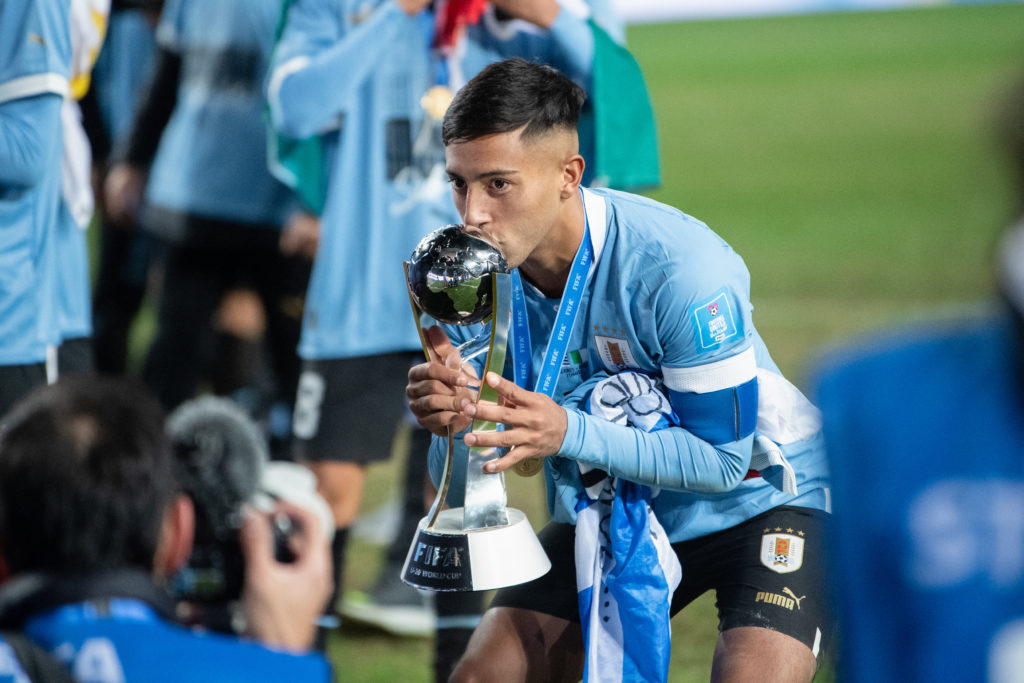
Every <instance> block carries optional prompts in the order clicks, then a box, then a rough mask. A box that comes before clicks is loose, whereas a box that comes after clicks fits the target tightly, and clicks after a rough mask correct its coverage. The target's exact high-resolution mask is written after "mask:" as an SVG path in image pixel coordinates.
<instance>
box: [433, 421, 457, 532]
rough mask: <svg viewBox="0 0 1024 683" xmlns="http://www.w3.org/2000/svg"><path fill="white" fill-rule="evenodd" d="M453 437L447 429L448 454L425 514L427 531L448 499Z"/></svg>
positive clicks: (449, 428) (453, 446) (453, 447)
mask: <svg viewBox="0 0 1024 683" xmlns="http://www.w3.org/2000/svg"><path fill="white" fill-rule="evenodd" d="M454 437H455V434H453V433H452V428H451V427H448V453H447V454H446V455H445V456H444V470H443V471H442V472H441V485H440V486H439V487H438V489H437V497H436V498H434V504H433V505H431V506H430V512H429V513H427V524H426V528H427V529H433V528H434V524H435V523H436V522H437V516H438V515H439V514H441V506H442V505H443V503H444V501H445V500H446V499H447V498H448V487H449V486H450V485H451V483H452V460H453V458H454V452H455V445H454V443H455V438H454Z"/></svg>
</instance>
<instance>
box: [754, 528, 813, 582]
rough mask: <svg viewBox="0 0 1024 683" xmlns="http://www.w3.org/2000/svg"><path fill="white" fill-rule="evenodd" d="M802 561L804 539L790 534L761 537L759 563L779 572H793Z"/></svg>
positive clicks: (798, 567)
mask: <svg viewBox="0 0 1024 683" xmlns="http://www.w3.org/2000/svg"><path fill="white" fill-rule="evenodd" d="M803 563H804V539H802V538H800V537H799V536H793V535H792V534H765V535H764V536H762V537H761V564H763V565H764V566H766V567H768V569H771V570H772V571H773V572H778V573H779V574H788V573H789V572H795V571H796V570H797V569H800V567H801V566H802V565H803Z"/></svg>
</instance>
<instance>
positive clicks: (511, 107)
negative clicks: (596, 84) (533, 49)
mask: <svg viewBox="0 0 1024 683" xmlns="http://www.w3.org/2000/svg"><path fill="white" fill-rule="evenodd" d="M585 99H586V93H585V92H584V91H583V88H581V87H579V86H578V85H576V84H575V83H573V82H572V81H570V80H569V79H568V78H566V77H565V76H563V75H562V74H561V73H559V72H558V71H557V70H556V69H553V68H552V67H550V66H544V65H541V64H534V63H533V62H528V61H526V60H525V59H520V58H518V57H517V58H515V59H506V60H505V61H503V62H495V63H494V64H491V65H490V66H488V67H486V68H485V69H484V70H483V71H481V72H480V73H479V74H477V75H476V76H475V77H474V78H473V79H472V80H470V81H469V83H467V84H466V85H465V86H463V88H462V89H461V90H459V92H458V93H457V94H456V95H455V99H454V100H452V103H451V106H449V107H448V111H447V113H445V115H444V123H443V124H442V127H441V139H442V140H443V141H444V144H445V145H449V144H451V143H452V142H458V141H463V140H476V139H477V138H482V137H484V136H486V135H494V134H497V133H508V132H510V131H513V130H519V129H520V128H522V129H523V133H522V136H523V138H526V139H529V138H533V137H536V136H540V135H543V134H544V133H547V132H549V131H551V130H554V129H558V128H561V129H565V130H575V129H576V124H577V123H578V122H579V118H580V109H581V108H582V107H583V101H584V100H585Z"/></svg>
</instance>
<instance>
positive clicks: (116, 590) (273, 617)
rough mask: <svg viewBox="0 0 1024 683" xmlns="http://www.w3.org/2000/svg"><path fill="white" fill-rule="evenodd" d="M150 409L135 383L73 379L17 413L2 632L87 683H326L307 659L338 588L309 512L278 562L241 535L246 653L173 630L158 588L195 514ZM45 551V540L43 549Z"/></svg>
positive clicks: (263, 528) (9, 454) (2, 480)
mask: <svg viewBox="0 0 1024 683" xmlns="http://www.w3.org/2000/svg"><path fill="white" fill-rule="evenodd" d="M171 458H172V455H171V449H170V446H169V444H168V442H167V439H166V436H165V434H164V421H163V414H162V411H161V409H160V407H159V405H158V403H157V402H156V400H155V399H154V398H153V397H152V396H151V395H150V394H149V393H148V392H145V391H143V390H141V389H140V388H138V386H137V385H135V384H133V383H126V382H123V381H118V380H113V379H103V378H97V377H92V376H88V375H78V376H75V377H71V378H68V379H65V380H61V381H60V382H58V383H57V384H54V385H52V386H48V387H43V388H41V389H38V390H37V391H36V392H34V393H33V394H31V395H30V396H29V397H27V398H26V399H25V400H24V401H23V402H21V403H20V404H19V405H18V407H17V408H16V409H15V410H14V411H12V414H11V418H10V422H9V425H8V428H7V430H6V431H5V432H4V434H3V436H2V437H0V473H2V474H0V489H2V490H0V512H2V514H0V519H2V522H0V527H2V536H3V539H4V557H5V559H6V562H7V567H8V569H9V570H10V572H11V574H12V576H13V578H11V579H10V580H9V581H8V582H6V583H5V584H4V585H3V587H2V588H0V625H2V626H3V628H5V629H12V628H13V629H17V630H19V631H20V632H22V633H24V634H25V635H27V636H28V637H29V638H30V639H31V640H33V641H34V642H36V643H37V644H39V645H41V646H43V647H44V648H45V649H47V650H49V651H50V652H52V653H53V654H54V656H55V657H57V658H58V659H60V660H62V661H64V662H65V663H66V664H67V665H68V667H69V669H70V670H71V671H72V672H73V673H74V674H75V676H76V678H78V679H79V680H89V681H97V682H102V683H115V682H117V681H141V680H146V681H172V680H173V681H180V680H188V681H229V680H247V681H250V680H263V681H282V680H290V681H300V680H301V681H328V680H329V679H330V670H329V667H328V665H327V662H326V661H325V660H324V659H323V658H322V657H320V656H318V655H312V654H307V650H308V648H309V647H310V644H311V643H312V640H313V635H314V620H315V617H316V615H317V614H318V613H319V611H320V608H321V606H322V604H323V600H324V599H325V597H326V595H327V593H328V592H329V590H330V558H329V556H328V553H327V547H326V543H325V542H324V540H323V537H322V535H321V534H320V529H321V526H320V524H321V523H320V521H319V518H318V517H317V515H316V514H315V513H312V512H309V511H307V510H305V509H303V508H300V507H295V506H288V507H287V509H286V511H287V514H289V515H290V516H292V517H294V518H295V519H298V520H299V521H300V524H301V528H302V529H303V533H302V534H301V535H300V536H298V537H297V538H296V539H295V540H294V542H293V543H292V545H291V548H292V550H293V552H294V554H295V561H294V562H292V563H289V564H281V563H278V562H276V561H275V560H274V558H273V549H272V542H271V532H270V524H269V520H268V519H267V518H266V517H265V516H258V515H252V516H250V517H249V518H248V519H247V521H246V524H245V527H244V528H243V531H242V537H241V539H242V548H243V553H244V555H245V560H246V575H245V586H244V592H243V595H242V602H243V605H244V607H245V616H246V622H247V625H248V628H247V633H248V635H249V636H250V637H251V638H253V639H254V640H252V641H244V640H240V639H237V638H233V637H229V636H223V635H220V634H214V633H208V634H198V633H193V632H191V631H188V630H186V629H184V628H182V627H179V626H177V625H175V624H174V615H173V608H172V607H171V606H170V605H169V604H168V603H169V600H170V598H169V595H168V594H167V593H166V591H165V590H164V588H163V587H162V585H161V584H162V581H163V580H164V579H165V578H166V577H167V576H169V575H170V574H172V573H173V572H174V571H175V570H177V569H178V568H179V567H180V566H181V565H182V563H184V562H185V560H186V559H187V558H188V556H189V553H190V550H191V542H192V534H193V529H194V513H193V506H192V504H191V502H190V500H189V499H188V497H187V496H185V495H183V494H181V493H180V492H179V488H178V485H177V482H176V481H175V479H174V476H173V473H172V462H171ZM41 539H45V541H42V540H41Z"/></svg>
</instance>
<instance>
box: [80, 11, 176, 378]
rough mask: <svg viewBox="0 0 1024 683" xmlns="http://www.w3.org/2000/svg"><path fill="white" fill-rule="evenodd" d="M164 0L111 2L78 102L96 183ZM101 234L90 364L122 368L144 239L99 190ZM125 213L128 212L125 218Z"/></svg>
mask: <svg viewBox="0 0 1024 683" xmlns="http://www.w3.org/2000/svg"><path fill="white" fill-rule="evenodd" d="M161 3H162V0H114V2H112V3H111V8H110V21H109V24H108V27H107V36H106V39H105V40H104V41H103V50H102V51H101V52H100V54H99V56H98V57H97V58H96V66H95V68H94V69H93V72H92V87H91V88H90V89H89V92H88V93H86V96H85V98H84V99H83V100H82V119H83V124H84V125H85V128H86V133H88V135H89V142H90V144H91V146H92V152H93V166H94V168H95V169H96V171H95V172H96V174H97V176H98V182H97V187H98V188H102V187H103V180H104V179H105V177H106V174H107V171H108V170H109V161H110V152H111V147H112V146H116V145H118V144H122V138H123V137H124V135H125V134H126V133H127V130H128V126H129V125H130V123H131V116H132V106H133V102H134V100H135V95H136V93H137V92H138V91H139V90H140V89H141V87H142V84H143V83H144V82H145V80H146V77H147V75H148V74H149V67H150V63H151V61H152V58H153V52H154V44H155V40H154V27H155V25H156V22H157V21H158V19H159V14H160V4H161ZM97 200H98V201H97V205H96V208H97V213H98V214H99V216H98V226H99V240H98V247H97V259H98V262H97V264H96V288H95V290H94V291H93V301H92V306H93V310H92V327H93V337H92V340H93V355H94V359H95V366H96V370H97V371H99V372H103V373H108V374H123V373H124V372H125V370H126V369H127V365H128V337H129V333H130V329H131V324H132V321H133V320H134V319H135V315H136V314H137V313H138V311H139V308H140V307H141V305H142V299H143V297H144V295H145V293H146V276H147V271H148V269H149V240H148V236H147V235H146V234H145V232H144V231H142V230H140V229H139V226H138V225H136V224H135V222H134V215H133V216H132V217H131V222H130V223H129V224H128V225H116V224H114V223H113V222H112V221H111V220H110V217H109V216H108V215H107V211H106V207H105V206H104V204H103V193H102V191H100V192H99V193H98V195H97ZM126 218H127V217H126Z"/></svg>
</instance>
